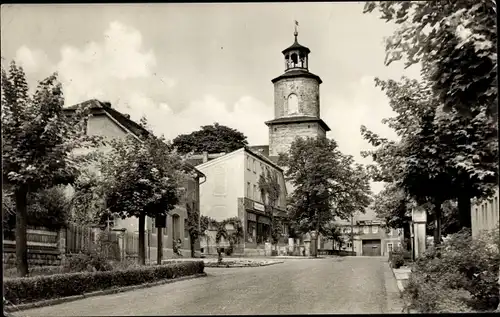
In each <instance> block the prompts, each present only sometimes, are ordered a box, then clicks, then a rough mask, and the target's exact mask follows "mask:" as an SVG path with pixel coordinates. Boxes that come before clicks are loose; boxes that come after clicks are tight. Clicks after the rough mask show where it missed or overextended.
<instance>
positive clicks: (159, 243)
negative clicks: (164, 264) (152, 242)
mask: <svg viewBox="0 0 500 317" xmlns="http://www.w3.org/2000/svg"><path fill="white" fill-rule="evenodd" d="M156 238H157V239H158V240H157V243H156V251H157V252H156V263H157V264H158V265H161V261H162V260H163V228H157V232H156Z"/></svg>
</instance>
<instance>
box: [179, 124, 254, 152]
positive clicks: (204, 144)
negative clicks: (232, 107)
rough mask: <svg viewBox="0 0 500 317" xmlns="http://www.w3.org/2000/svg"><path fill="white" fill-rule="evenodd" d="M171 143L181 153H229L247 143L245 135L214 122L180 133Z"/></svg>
mask: <svg viewBox="0 0 500 317" xmlns="http://www.w3.org/2000/svg"><path fill="white" fill-rule="evenodd" d="M172 145H173V146H174V147H176V148H177V151H179V153H182V154H187V153H191V152H195V153H201V152H205V151H206V152H208V153H221V152H225V153H229V152H233V151H235V150H237V149H240V148H242V147H244V146H246V145H248V142H247V137H246V136H245V135H244V134H243V133H241V132H239V131H238V130H236V129H232V128H229V127H226V126H224V125H221V124H218V123H214V124H213V125H206V126H202V127H201V130H198V131H194V132H191V133H190V134H181V135H179V136H177V137H176V138H175V139H173V141H172Z"/></svg>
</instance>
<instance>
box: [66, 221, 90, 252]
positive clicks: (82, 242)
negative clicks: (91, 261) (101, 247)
mask: <svg viewBox="0 0 500 317" xmlns="http://www.w3.org/2000/svg"><path fill="white" fill-rule="evenodd" d="M96 241H97V237H96V233H95V231H94V230H93V228H91V227H84V226H77V225H74V224H68V226H67V227H66V253H79V252H85V251H89V250H92V248H93V247H94V246H95V243H96Z"/></svg>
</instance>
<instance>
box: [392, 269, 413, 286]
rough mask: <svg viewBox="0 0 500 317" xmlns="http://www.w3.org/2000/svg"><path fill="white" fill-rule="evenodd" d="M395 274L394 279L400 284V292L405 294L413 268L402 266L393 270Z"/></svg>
mask: <svg viewBox="0 0 500 317" xmlns="http://www.w3.org/2000/svg"><path fill="white" fill-rule="evenodd" d="M392 272H393V273H394V277H395V278H396V282H397V284H398V288H399V291H400V292H403V290H404V289H405V287H406V285H407V284H408V279H409V278H410V274H411V268H409V267H407V266H402V267H400V268H399V269H395V268H393V269H392Z"/></svg>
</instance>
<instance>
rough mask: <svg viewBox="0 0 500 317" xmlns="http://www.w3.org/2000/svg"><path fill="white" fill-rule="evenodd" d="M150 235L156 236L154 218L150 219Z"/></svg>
mask: <svg viewBox="0 0 500 317" xmlns="http://www.w3.org/2000/svg"><path fill="white" fill-rule="evenodd" d="M151 227H152V228H151V233H153V234H156V231H157V230H156V219H155V217H151Z"/></svg>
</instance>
